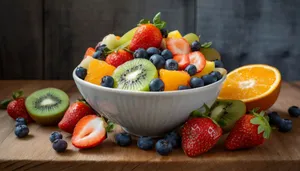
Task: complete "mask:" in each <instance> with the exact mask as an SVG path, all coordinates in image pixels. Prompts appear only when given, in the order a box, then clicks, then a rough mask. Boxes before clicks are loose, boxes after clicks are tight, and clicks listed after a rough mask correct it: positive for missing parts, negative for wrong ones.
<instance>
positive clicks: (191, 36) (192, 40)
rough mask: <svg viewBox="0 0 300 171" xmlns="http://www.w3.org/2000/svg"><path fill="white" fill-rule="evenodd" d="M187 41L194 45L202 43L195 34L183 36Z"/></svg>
mask: <svg viewBox="0 0 300 171" xmlns="http://www.w3.org/2000/svg"><path fill="white" fill-rule="evenodd" d="M183 38H185V40H187V41H188V42H189V44H192V43H193V42H194V41H198V42H199V41H200V39H199V36H197V35H196V34H195V33H189V34H186V35H185V36H183Z"/></svg>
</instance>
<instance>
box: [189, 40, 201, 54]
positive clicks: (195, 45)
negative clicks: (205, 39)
mask: <svg viewBox="0 0 300 171" xmlns="http://www.w3.org/2000/svg"><path fill="white" fill-rule="evenodd" d="M200 48H201V44H200V42H198V41H194V42H193V43H192V44H191V49H192V51H193V52H195V51H199V50H200Z"/></svg>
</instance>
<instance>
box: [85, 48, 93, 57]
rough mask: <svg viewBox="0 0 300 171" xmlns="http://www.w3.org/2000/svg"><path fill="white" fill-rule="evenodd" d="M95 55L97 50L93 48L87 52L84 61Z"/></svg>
mask: <svg viewBox="0 0 300 171" xmlns="http://www.w3.org/2000/svg"><path fill="white" fill-rule="evenodd" d="M94 53H95V49H94V48H92V47H89V48H88V49H87V50H86V52H85V54H84V57H83V59H85V58H87V57H88V56H90V57H92V56H93V54H94Z"/></svg>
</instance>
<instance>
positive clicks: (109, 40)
mask: <svg viewBox="0 0 300 171" xmlns="http://www.w3.org/2000/svg"><path fill="white" fill-rule="evenodd" d="M101 44H105V45H106V47H107V48H108V49H110V50H113V49H115V48H117V47H118V46H120V41H119V40H117V38H116V36H115V35H114V34H109V35H107V36H105V37H104V38H103V40H102V42H101Z"/></svg>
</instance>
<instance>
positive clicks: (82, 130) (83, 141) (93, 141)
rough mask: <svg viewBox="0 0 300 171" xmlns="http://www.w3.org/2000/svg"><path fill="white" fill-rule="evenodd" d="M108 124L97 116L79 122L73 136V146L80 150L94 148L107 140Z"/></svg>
mask: <svg viewBox="0 0 300 171" xmlns="http://www.w3.org/2000/svg"><path fill="white" fill-rule="evenodd" d="M106 125H107V124H106V122H105V121H104V119H103V118H100V117H98V116H96V115H87V116H85V117H83V118H81V119H80V120H79V122H78V123H77V124H76V127H75V129H74V132H73V136H72V144H73V145H74V146H75V147H77V148H80V149H84V148H92V147H95V146H97V145H99V144H100V143H101V142H102V141H104V140H105V139H106Z"/></svg>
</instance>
